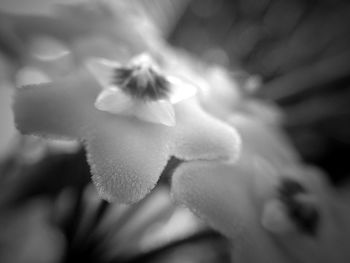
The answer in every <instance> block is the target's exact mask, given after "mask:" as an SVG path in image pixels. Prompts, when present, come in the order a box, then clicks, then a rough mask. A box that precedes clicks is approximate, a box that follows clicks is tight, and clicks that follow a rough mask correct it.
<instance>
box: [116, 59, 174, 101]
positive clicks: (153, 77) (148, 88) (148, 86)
mask: <svg viewBox="0 0 350 263" xmlns="http://www.w3.org/2000/svg"><path fill="white" fill-rule="evenodd" d="M113 84H114V85H117V86H118V87H119V88H120V89H122V90H123V91H124V92H125V93H128V94H129V95H131V96H132V97H135V98H138V99H144V100H159V99H166V98H168V95H169V91H170V88H169V86H170V83H169V82H168V81H167V80H166V78H165V77H164V76H162V74H161V73H160V72H159V71H158V70H157V68H156V66H155V64H154V63H153V62H152V60H151V59H145V58H144V55H143V57H142V58H136V59H135V60H133V61H132V62H131V63H130V65H128V66H125V67H120V68H117V69H115V73H114V79H113Z"/></svg>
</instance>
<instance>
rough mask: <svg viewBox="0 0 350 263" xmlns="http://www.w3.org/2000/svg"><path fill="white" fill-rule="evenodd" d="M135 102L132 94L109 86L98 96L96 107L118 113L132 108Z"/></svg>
mask: <svg viewBox="0 0 350 263" xmlns="http://www.w3.org/2000/svg"><path fill="white" fill-rule="evenodd" d="M133 104H134V103H133V101H132V99H131V98H130V96H127V95H126V94H124V92H123V91H121V90H119V89H115V88H109V89H105V90H103V91H102V92H101V93H100V95H99V96H98V97H97V99H96V102H95V107H96V108H97V109H99V110H101V111H106V112H110V113H116V114H118V113H122V112H125V111H127V110H128V109H129V110H130V109H131V107H132V106H133Z"/></svg>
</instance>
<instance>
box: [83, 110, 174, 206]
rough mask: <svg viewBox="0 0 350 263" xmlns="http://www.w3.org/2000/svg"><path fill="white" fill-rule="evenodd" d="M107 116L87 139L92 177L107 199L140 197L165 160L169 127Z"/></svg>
mask: <svg viewBox="0 0 350 263" xmlns="http://www.w3.org/2000/svg"><path fill="white" fill-rule="evenodd" d="M107 117H109V118H107V119H104V120H103V125H100V126H101V128H100V129H97V130H96V131H95V132H94V133H92V134H90V135H89V136H88V137H87V139H86V147H87V152H88V154H89V156H88V160H89V163H90V166H91V171H92V174H93V180H94V182H95V184H96V186H97V189H98V191H99V193H100V195H101V196H102V197H103V198H105V199H106V200H108V201H117V202H122V203H133V202H136V201H139V200H140V199H142V198H143V197H144V196H145V195H146V194H147V193H148V192H149V191H150V190H151V189H152V188H153V187H154V186H155V184H156V182H157V181H158V178H159V176H160V174H161V172H162V171H163V169H164V167H165V165H166V164H167V161H168V158H169V147H168V141H169V137H168V135H169V133H168V132H169V128H167V127H165V126H159V125H154V124H151V123H142V122H140V121H139V120H137V119H135V118H129V117H123V116H116V115H108V116H107Z"/></svg>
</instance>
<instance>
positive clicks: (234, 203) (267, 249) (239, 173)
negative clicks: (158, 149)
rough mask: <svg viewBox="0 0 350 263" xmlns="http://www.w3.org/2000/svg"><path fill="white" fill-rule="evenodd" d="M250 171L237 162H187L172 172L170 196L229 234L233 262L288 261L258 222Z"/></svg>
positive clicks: (275, 262)
mask: <svg viewBox="0 0 350 263" xmlns="http://www.w3.org/2000/svg"><path fill="white" fill-rule="evenodd" d="M253 178H254V177H253V175H252V174H251V173H249V172H246V171H245V170H244V169H242V167H240V166H234V165H224V164H220V163H212V162H210V163H209V162H204V161H202V162H190V163H187V164H183V165H182V166H180V167H179V168H178V169H177V171H176V172H175V174H174V176H173V181H172V193H173V197H174V198H175V199H176V200H177V201H178V202H180V203H182V204H184V205H186V206H187V207H189V208H190V209H191V210H192V211H194V212H195V213H196V214H198V215H199V216H200V217H202V218H203V219H204V220H206V222H208V223H209V224H210V225H211V226H213V227H214V228H216V229H218V230H219V231H220V232H222V233H223V234H225V235H226V236H228V237H230V238H232V239H233V241H234V245H235V250H234V254H235V262H236V260H237V262H265V263H272V262H274V263H277V262H289V261H288V260H283V257H281V254H280V251H279V250H278V249H277V248H276V247H274V245H273V243H272V240H270V238H269V236H268V235H267V234H266V233H265V231H264V229H263V228H262V227H261V226H260V216H259V215H258V211H259V209H258V207H257V205H256V197H255V193H254V188H253V187H252V185H253V184H252V180H253Z"/></svg>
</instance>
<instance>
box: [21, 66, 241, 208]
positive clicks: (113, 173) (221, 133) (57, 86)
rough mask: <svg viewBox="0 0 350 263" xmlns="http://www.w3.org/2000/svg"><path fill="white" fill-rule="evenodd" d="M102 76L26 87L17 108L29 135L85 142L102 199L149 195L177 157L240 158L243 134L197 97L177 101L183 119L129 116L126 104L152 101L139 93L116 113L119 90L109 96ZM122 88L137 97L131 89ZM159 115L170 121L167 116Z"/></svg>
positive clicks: (84, 74) (85, 74) (79, 74)
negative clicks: (113, 101)
mask: <svg viewBox="0 0 350 263" xmlns="http://www.w3.org/2000/svg"><path fill="white" fill-rule="evenodd" d="M133 63H134V62H133ZM133 63H131V64H133ZM129 65H130V64H129ZM121 68H122V67H121ZM119 69H120V68H119ZM135 70H136V72H137V70H138V69H132V72H134V71H135ZM104 72H106V71H104ZM141 75H142V74H141ZM167 79H168V78H167ZM101 80H106V78H103V77H102V78H96V74H95V75H92V74H91V73H90V72H89V71H87V70H85V68H81V69H79V70H76V71H74V72H72V74H71V75H69V76H66V77H63V78H62V79H60V80H57V81H53V82H51V83H44V84H36V85H27V86H25V87H23V88H21V89H18V90H17V92H16V95H15V98H14V113H15V122H16V124H17V128H18V129H19V130H20V131H21V132H22V133H24V134H34V135H40V136H45V137H49V138H55V137H56V138H57V137H68V138H75V139H79V140H81V141H82V142H83V143H84V145H85V148H86V151H87V157H88V162H89V164H90V167H91V172H92V175H93V176H92V178H93V181H94V182H95V184H96V186H97V189H98V190H99V193H100V195H101V196H102V197H103V198H105V199H107V200H109V201H118V202H123V203H132V202H136V201H138V200H140V199H142V198H143V197H144V196H145V195H146V194H147V193H148V192H149V191H150V190H151V189H152V188H153V187H154V186H155V184H156V182H157V181H158V178H159V176H160V174H161V172H162V171H163V169H164V168H165V166H166V164H167V162H168V160H169V158H170V157H172V156H174V157H176V158H178V159H180V160H182V161H194V160H210V161H212V160H222V161H234V160H236V159H237V158H238V156H239V151H240V137H239V135H238V133H237V132H236V130H235V129H234V128H232V127H230V126H229V125H227V124H225V123H223V122H222V121H220V120H218V119H215V118H214V117H212V116H210V115H209V114H207V113H206V112H204V111H203V110H202V109H201V107H200V105H199V103H198V102H197V100H196V98H195V97H192V98H188V99H185V100H182V101H180V102H177V103H175V104H173V105H172V107H173V109H174V113H175V116H176V125H175V126H172V127H170V126H166V125H159V124H157V123H153V120H154V119H152V121H151V122H150V121H144V119H145V116H149V114H148V113H149V112H148V113H147V114H146V115H145V114H144V113H142V114H138V115H137V116H138V118H135V117H134V116H135V114H134V111H133V114H124V112H125V111H124V110H125V109H133V110H134V109H135V108H139V107H138V105H137V103H140V104H143V103H145V101H143V100H142V99H139V98H132V99H131V100H130V101H131V102H132V105H131V106H130V107H124V110H122V111H117V114H114V113H113V111H114V110H113V107H112V108H111V107H108V103H106V101H105V99H106V98H115V96H104V95H103V96H102V94H104V93H105V92H107V91H110V89H111V87H107V86H104V85H102V87H104V89H103V90H102V92H101V85H100V83H101ZM172 83H174V82H172ZM176 84H177V85H178V87H179V88H180V87H181V88H182V87H187V86H188V85H189V84H187V83H185V82H183V81H182V80H180V79H178V80H177V81H176ZM172 86H173V85H172ZM113 87H114V86H113ZM114 88H115V87H114ZM118 89H119V91H120V89H121V86H120V85H119V86H118ZM192 89H193V88H192ZM170 90H171V88H170ZM174 90H175V89H174ZM123 92H124V93H123V95H128V96H129V98H131V94H130V93H129V94H127V93H126V91H123ZM119 94H122V93H121V92H120V93H119ZM166 94H168V93H166ZM169 94H172V93H171V92H170V93H169ZM174 94H177V93H176V92H175V93H174ZM101 96H102V98H103V99H100V98H101ZM117 97H118V96H117ZM156 98H157V99H158V97H157V96H156ZM171 98H173V97H172V96H169V99H171ZM101 101H102V102H103V103H102V104H101V103H100V102H101ZM96 102H98V103H97V106H98V108H99V107H100V106H101V107H103V106H107V108H105V109H104V110H99V109H98V108H96V107H95V104H96ZM156 102H157V101H156ZM173 102H174V101H173ZM175 102H176V101H175ZM146 103H150V102H149V101H147V102H146ZM113 105H114V104H113ZM113 105H109V106H113ZM139 109H140V108H139ZM156 109H157V108H156ZM158 109H159V107H158ZM106 110H107V111H106ZM111 111H112V114H111ZM121 113H122V114H121ZM157 114H158V113H157ZM157 114H155V115H154V116H159V114H158V115H157ZM140 116H141V120H140ZM154 116H152V117H154ZM159 121H161V123H164V120H163V119H161V120H159V119H158V123H159Z"/></svg>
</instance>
